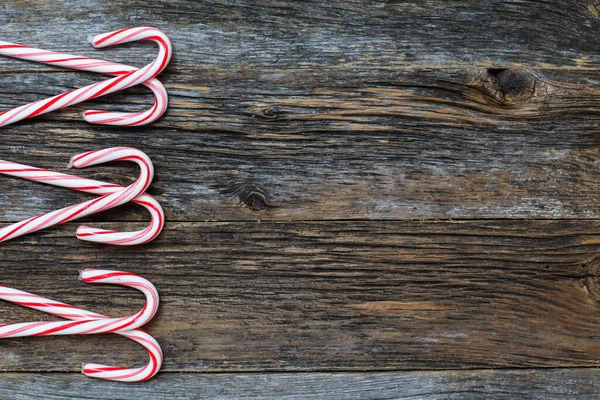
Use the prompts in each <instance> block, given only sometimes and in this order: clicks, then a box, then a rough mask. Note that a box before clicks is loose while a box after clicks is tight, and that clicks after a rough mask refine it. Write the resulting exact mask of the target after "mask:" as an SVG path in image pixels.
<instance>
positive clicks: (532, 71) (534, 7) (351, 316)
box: [0, 0, 600, 399]
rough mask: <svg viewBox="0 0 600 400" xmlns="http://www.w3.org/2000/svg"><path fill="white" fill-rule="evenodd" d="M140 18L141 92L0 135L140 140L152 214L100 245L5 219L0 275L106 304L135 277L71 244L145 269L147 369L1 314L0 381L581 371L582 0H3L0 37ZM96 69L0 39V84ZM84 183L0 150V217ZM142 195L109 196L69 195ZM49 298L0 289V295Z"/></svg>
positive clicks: (593, 104) (537, 384) (592, 121)
mask: <svg viewBox="0 0 600 400" xmlns="http://www.w3.org/2000/svg"><path fill="white" fill-rule="evenodd" d="M139 25H149V26H155V27H158V28H161V29H163V30H165V31H166V32H167V33H168V34H169V35H170V36H171V38H172V39H173V41H174V44H175V54H174V58H173V60H172V63H171V64H170V66H169V68H168V69H167V71H166V72H165V73H164V74H162V75H161V79H162V80H163V81H164V83H165V84H166V85H167V87H168V90H169V93H170V96H171V107H170V109H169V111H168V113H167V115H166V116H165V117H164V118H163V119H161V120H160V121H159V122H158V123H156V124H153V125H151V126H148V127H145V128H142V129H121V128H107V127H94V126H89V125H86V124H85V123H84V122H82V121H81V120H80V117H79V114H80V112H81V111H82V110H85V109H87V108H107V109H117V110H141V109H143V108H144V107H147V106H148V105H149V104H150V103H151V99H150V95H149V94H148V93H147V91H146V90H144V89H141V88H134V89H131V90H128V91H126V92H124V93H119V94H115V95H112V96H109V97H107V98H105V99H101V100H98V101H95V102H92V103H91V104H86V105H81V106H77V107H73V108H71V109H68V110H64V111H61V112H56V113H52V114H49V115H46V116H42V117H40V118H36V119H33V120H30V121H25V122H22V123H19V124H16V125H14V126H9V127H5V128H3V129H2V135H3V136H2V137H3V140H2V145H0V159H9V160H13V161H19V162H25V163H28V164H32V165H36V166H40V167H47V168H51V169H56V170H61V171H64V168H65V166H66V163H67V161H68V160H69V158H70V157H71V156H72V155H73V154H75V153H78V152H83V151H88V150H91V149H94V148H99V147H109V146H133V147H137V148H140V149H142V150H144V151H146V152H147V153H148V154H149V155H150V156H151V157H152V159H153V160H154V161H155V164H156V169H157V176H156V180H155V183H154V184H153V186H152V188H151V193H153V194H155V195H156V196H157V197H158V198H159V200H160V201H161V203H162V204H163V206H164V207H165V209H166V212H167V219H168V221H169V224H168V225H167V229H166V231H165V233H164V234H163V235H162V236H161V237H160V238H159V239H158V240H157V241H156V242H153V243H152V244H150V245H147V246H142V247H137V248H118V249H114V248H110V249H108V248H107V247H102V246H95V245H91V244H84V243H81V242H78V241H77V240H76V239H75V238H74V237H73V232H74V230H75V225H74V224H69V225H67V226H63V227H60V228H57V229H52V230H48V231H46V232H41V233H36V234H34V235H30V236H28V237H25V238H20V239H18V240H15V241H13V242H9V243H3V244H2V246H1V247H0V261H2V263H3V264H2V268H0V282H2V284H5V285H7V286H13V287H18V288H21V289H24V290H29V291H32V292H35V293H38V294H41V295H46V296H49V297H51V298H56V299H57V300H62V301H66V302H70V303H74V304H77V305H80V306H83V307H86V308H90V309H92V310H94V311H98V312H103V313H106V314H108V315H115V314H117V315H126V314H127V313H128V312H131V311H133V310H135V309H136V307H139V306H140V305H141V302H142V299H141V296H140V295H138V294H137V293H134V292H131V291H128V290H124V289H121V288H115V287H98V286H88V287H86V286H84V285H82V284H81V283H78V282H77V280H76V278H77V270H78V269H81V268H84V267H90V266H91V267H101V268H113V269H121V270H122V269H127V270H130V271H133V272H136V273H139V274H142V275H144V276H145V277H147V278H149V279H151V280H152V281H153V282H154V283H155V284H156V285H157V286H158V288H159V290H160V292H161V295H162V300H163V301H162V306H161V310H160V311H159V315H158V316H157V318H156V319H155V320H154V321H153V322H152V323H151V324H150V325H149V326H148V329H149V330H150V331H151V332H152V333H153V334H155V335H156V337H157V338H158V339H159V341H160V342H161V343H162V345H163V347H164V350H165V355H166V363H165V369H164V370H165V371H167V373H164V374H162V375H160V376H159V377H158V378H157V379H156V380H153V381H151V382H149V383H147V384H144V385H136V386H123V385H118V384H107V383H104V382H93V381H92V382H90V381H89V380H87V379H84V378H83V377H81V376H79V375H78V366H79V365H80V364H81V362H83V361H90V362H102V363H113V364H118V365H141V363H143V361H144V360H145V355H144V352H143V351H142V350H141V349H140V348H138V347H136V345H134V344H132V343H129V342H127V341H126V340H125V339H122V338H118V337H112V336H103V337H85V338H82V337H76V338H71V337H62V338H35V339H18V340H6V341H0V371H2V373H0V397H2V398H4V397H7V398H17V399H21V398H31V397H34V396H38V397H42V398H53V397H54V398H56V397H57V396H59V397H61V398H62V397H63V396H67V395H68V396H71V397H74V398H77V397H79V398H83V397H88V398H89V397H95V398H115V397H120V398H133V397H135V398H136V399H137V398H166V399H168V398H181V397H191V396H196V397H202V398H216V399H218V398H232V397H239V394H240V393H243V394H244V395H245V396H246V397H247V398H289V399H294V398H306V397H309V398H310V397H313V398H341V397H343V398H350V399H352V398H357V399H358V398H361V399H362V398H367V399H368V398H417V399H442V398H443V399H447V398H450V399H452V398H456V399H459V398H460V399H463V398H467V399H470V398H473V399H475V398H482V397H485V398H491V399H507V398H523V399H554V398H556V399H558V398H565V397H568V398H574V399H578V398H581V399H588V398H592V397H593V396H595V395H596V393H597V392H598V390H599V388H598V379H597V378H596V376H597V373H596V370H595V368H596V367H597V366H598V360H599V359H600V335H598V333H597V331H598V324H599V323H600V313H599V311H600V287H599V286H598V282H599V280H598V268H599V265H600V261H599V260H600V257H599V256H598V254H599V251H600V240H599V239H598V238H599V237H600V226H599V225H598V219H599V218H600V211H599V210H600V200H599V199H598V196H597V193H598V190H599V189H600V188H599V187H598V176H599V170H598V168H599V167H598V165H599V159H600V154H599V149H600V136H599V135H598V133H600V132H599V129H598V126H599V123H600V119H599V117H598V115H600V114H599V111H600V108H599V106H598V104H600V80H599V78H598V77H599V76H600V75H599V73H600V69H599V68H598V64H599V62H600V43H599V42H598V40H597V35H598V31H599V30H600V10H599V8H598V6H597V5H596V2H594V1H591V0H589V1H588V0H585V1H584V0H564V1H556V0H552V1H545V2H540V1H533V0H525V1H519V2H505V1H493V0H483V1H478V2H472V1H465V0H460V1H452V2H438V1H432V0H425V1H394V0H377V1H366V0H341V1H335V2H334V1H313V0H308V1H303V2H297V1H292V0H289V1H277V2H275V1H263V2H260V4H257V2H254V1H251V0H240V1H230V0H214V1H186V0H173V1H165V0H159V1H153V2H145V3H142V2H139V1H111V2H96V1H91V0H78V1H75V0H61V1H53V2H48V1H37V0H36V1H23V0H9V1H3V2H2V3H1V4H0V38H1V39H2V40H6V41H12V42H18V43H23V44H28V45H33V46H37V47H42V48H47V49H54V50H58V51H63V52H69V53H74V54H80V55H85V56H91V57H99V58H106V59H110V60H115V61H120V62H124V63H128V64H132V65H139V66H142V65H144V63H146V62H148V61H149V60H151V59H152V57H153V54H154V53H155V50H154V48H153V47H152V45H151V44H131V45H126V46H118V47H115V48H111V49H104V50H95V49H92V48H91V47H90V46H89V45H88V44H87V43H86V40H85V38H86V37H87V36H88V35H90V34H95V33H101V32H105V31H110V30H113V29H119V28H123V27H127V26H139ZM98 79H99V78H98V77H97V76H94V75H91V74H81V73H77V72H69V71H65V70H60V69H55V68H52V67H48V66H42V65H37V64H32V63H27V62H20V61H16V60H12V59H7V58H0V109H7V108H10V107H15V106H18V105H21V104H23V103H26V102H29V101H34V100H36V99H39V98H42V97H47V96H51V95H54V94H58V93H60V92H64V91H67V90H70V89H71V88H74V87H80V86H83V85H86V84H89V83H92V82H95V81H97V80H98ZM76 173H77V174H82V175H85V176H89V177H92V178H96V179H102V180H107V181H111V182H119V183H126V182H129V181H131V180H132V179H133V178H134V176H135V174H136V173H135V171H134V170H133V169H132V168H131V167H130V166H125V165H116V166H111V167H98V168H91V169H89V170H86V171H77V172H76ZM83 198H87V197H85V196H81V195H77V194H73V193H69V192H68V191H65V190H62V189H55V190H46V188H43V190H42V188H41V187H40V186H38V185H36V184H33V183H27V182H23V181H19V180H16V179H13V178H0V222H1V223H8V222H13V221H17V220H20V219H23V218H26V217H30V216H31V215H32V214H36V213H42V212H46V211H49V210H53V209H56V208H58V207H61V206H65V205H68V204H71V203H73V202H75V201H79V200H81V199H83ZM146 218H147V217H146V216H145V215H144V214H143V212H142V211H141V210H139V209H136V208H133V207H125V208H123V209H121V210H120V211H117V210H114V212H111V213H108V214H102V215H98V216H95V217H94V218H92V219H91V220H92V221H100V224H101V225H103V226H109V227H123V226H126V227H127V228H131V227H133V226H138V225H140V224H139V222H140V221H143V220H145V219H146ZM47 318H49V317H47V316H44V315H40V314H39V313H36V312H33V311H28V310H22V309H19V308H16V307H13V306H10V305H7V304H0V323H3V322H13V321H22V320H23V319H32V320H34V319H47ZM481 368H493V370H492V369H481ZM531 368H534V369H531ZM536 368H537V369H536ZM541 368H543V369H541ZM555 368H558V369H555ZM434 369H435V370H439V369H456V370H447V371H432V370H434ZM383 370H386V371H387V372H383ZM399 370H412V371H399ZM169 372H171V373H169ZM175 372H176V373H175ZM199 372H202V374H200V373H199ZM267 372H270V373H267ZM125 388H127V390H125ZM327 396H328V397H327Z"/></svg>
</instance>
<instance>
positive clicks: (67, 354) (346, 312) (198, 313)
mask: <svg viewBox="0 0 600 400" xmlns="http://www.w3.org/2000/svg"><path fill="white" fill-rule="evenodd" d="M115 225H116V224H114V225H112V226H115ZM109 226H110V225H109ZM74 229H75V226H74V225H73V224H70V225H69V226H64V227H62V228H59V229H53V230H47V231H45V232H43V233H40V234H36V235H30V236H27V237H24V238H23V239H21V240H15V241H11V242H7V243H5V244H3V246H2V255H3V257H4V261H3V262H4V268H3V269H2V270H0V281H2V282H3V284H5V285H6V286H9V287H19V288H21V289H23V290H27V291H35V292H36V293H40V294H42V295H48V296H51V297H55V298H56V300H67V301H69V302H73V303H75V304H77V305H82V306H84V308H89V309H91V310H95V311H98V312H101V313H103V314H105V315H114V314H115V313H118V315H129V314H128V313H131V312H134V311H135V310H136V309H139V308H140V307H141V301H142V300H141V299H142V296H141V295H140V294H138V293H136V292H135V291H133V290H126V289H122V288H118V287H111V286H108V285H106V286H100V285H83V284H81V282H78V281H77V279H76V278H77V275H78V270H79V269H82V268H84V267H96V268H99V267H105V268H111V269H114V268H121V269H123V268H126V269H128V270H132V271H136V272H137V273H139V274H141V275H142V276H145V277H147V278H148V279H150V280H151V281H152V282H155V283H156V284H157V285H158V287H159V290H160V292H161V296H162V297H161V308H160V310H159V313H158V315H157V317H156V318H155V319H154V320H153V321H152V322H151V323H150V324H149V325H148V329H149V330H150V331H151V332H152V333H153V334H155V335H156V337H157V339H158V340H159V341H160V342H161V343H162V345H163V347H164V351H165V365H164V369H165V371H181V372H185V371H188V372H189V371H206V372H210V371H267V370H268V371H298V370H304V371H314V370H323V369H325V370H342V371H343V370H381V369H386V370H390V369H438V368H481V367H488V368H493V367H520V368H523V367H578V366H587V367H594V366H597V364H598V359H600V335H598V324H600V301H599V299H600V297H599V289H598V280H597V273H598V260H599V258H598V251H599V250H600V240H599V239H598V234H599V232H600V227H599V226H598V223H597V222H596V221H566V220H562V221H550V220H548V221H510V220H507V221H461V222H441V221H440V222H424V221H414V222H398V221H391V222H386V221H362V222H358V221H353V222H352V221H350V222H341V221H338V222H304V223H266V222H262V223H257V222H247V223H241V222H231V223H223V222H220V223H216V222H215V223H174V222H172V223H170V224H169V226H168V228H167V229H166V231H165V232H164V233H163V234H162V236H161V237H160V238H159V239H158V240H156V241H155V242H153V243H152V244H150V245H147V246H137V247H132V248H118V249H110V251H107V249H106V247H104V246H97V245H86V244H82V243H78V242H77V239H75V238H74V237H73V231H74ZM123 266H125V267H123ZM31 277H35V279H34V280H32V279H31ZM2 310H3V319H5V320H7V321H18V320H23V319H25V320H32V319H33V320H35V319H37V318H38V317H39V316H40V313H39V312H36V311H27V312H26V311H24V310H22V309H21V308H19V307H15V306H10V305H4V304H3V305H2ZM0 346H2V352H0V371H15V370H24V371H27V370H34V371H40V370H42V371H77V370H78V369H79V366H80V364H81V362H100V361H102V362H103V363H116V364H118V365H131V364H135V363H136V362H137V363H138V364H140V363H141V362H143V361H144V360H145V356H144V353H143V351H142V349H141V348H139V346H137V345H135V344H134V343H130V342H129V341H128V340H126V339H122V338H117V337H113V336H103V337H97V336H95V337H94V336H93V337H77V338H72V337H61V338H26V339H11V340H4V341H0Z"/></svg>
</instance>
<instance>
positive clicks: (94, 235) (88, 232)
mask: <svg viewBox="0 0 600 400" xmlns="http://www.w3.org/2000/svg"><path fill="white" fill-rule="evenodd" d="M0 174H4V175H9V176H14V177H17V178H22V179H27V180H30V181H34V182H40V183H44V184H47V185H53V186H59V187H64V188H69V189H72V190H77V191H81V192H85V193H91V194H97V195H106V194H113V193H115V192H117V191H119V190H122V189H124V187H123V186H119V185H115V184H111V183H106V182H101V181H96V180H92V179H86V178H82V177H79V176H73V175H67V174H62V173H59V172H54V171H48V170H45V169H41V168H35V167H30V166H28V165H23V164H17V163H13V162H9V161H2V160H0ZM131 202H132V203H135V204H139V205H141V206H143V207H144V208H146V209H147V210H148V211H149V212H150V225H149V226H148V227H147V228H146V229H143V230H141V231H136V232H117V231H109V230H104V229H97V228H91V227H87V226H80V227H79V228H78V229H77V233H76V234H77V237H78V238H79V239H81V240H85V241H88V242H96V243H104V244H112V245H120V246H133V245H138V244H144V243H148V242H150V241H152V240H154V239H155V238H156V237H157V236H158V235H159V234H160V232H161V231H162V229H163V227H164V225H165V213H164V211H163V209H162V207H161V205H160V204H159V203H158V201H156V199H155V198H154V197H152V196H150V195H148V194H146V193H144V194H142V195H141V196H139V197H137V198H135V199H134V200H132V201H131Z"/></svg>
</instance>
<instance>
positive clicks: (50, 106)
mask: <svg viewBox="0 0 600 400" xmlns="http://www.w3.org/2000/svg"><path fill="white" fill-rule="evenodd" d="M142 40H150V41H153V42H155V43H157V44H158V48H159V52H158V56H157V57H156V59H155V60H154V61H152V62H151V63H150V64H148V65H146V66H145V67H143V68H140V69H139V70H137V71H134V72H130V73H127V74H125V75H121V76H118V77H116V78H113V79H109V80H107V81H104V82H98V83H95V84H93V85H90V86H86V87H84V88H81V89H76V90H73V91H70V92H67V93H63V94H60V95H58V96H54V97H51V98H49V99H46V100H39V101H36V102H34V103H30V104H27V105H24V106H21V107H17V108H14V109H12V110H7V111H4V112H2V113H0V127H1V126H5V125H9V124H12V123H15V122H17V121H21V120H24V119H27V118H32V117H35V116H38V115H41V114H45V113H48V112H50V111H54V110H58V109H60V108H64V107H68V106H71V105H74V104H78V103H81V102H84V101H86V100H91V99H95V98H97V97H100V96H104V95H107V94H110V93H114V92H117V91H120V90H123V89H127V88H129V87H132V86H136V85H139V84H142V83H144V82H146V81H148V80H149V79H152V78H154V77H155V76H156V75H158V74H159V73H161V72H162V71H163V70H164V69H165V67H166V66H167V64H168V63H169V61H170V60H171V54H172V45H171V41H170V39H169V37H168V36H167V35H166V34H164V33H163V32H161V31H160V30H158V29H155V28H147V27H142V28H129V29H122V30H119V31H115V32H110V33H104V34H101V35H97V36H94V37H93V38H91V39H90V41H91V43H92V45H93V46H94V47H96V48H103V47H108V46H113V45H116V44H121V43H129V42H135V41H142ZM102 113H106V112H105V111H97V110H90V111H87V112H86V115H87V116H88V117H90V118H94V117H93V116H94V115H101V116H103V117H102V118H104V117H105V116H106V114H102ZM111 114H112V113H111ZM115 118H116V116H115Z"/></svg>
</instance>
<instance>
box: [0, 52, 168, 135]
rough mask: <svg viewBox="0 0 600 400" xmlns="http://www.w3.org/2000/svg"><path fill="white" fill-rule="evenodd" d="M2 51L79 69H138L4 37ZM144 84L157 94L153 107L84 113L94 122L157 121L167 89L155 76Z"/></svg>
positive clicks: (134, 123) (117, 72)
mask: <svg viewBox="0 0 600 400" xmlns="http://www.w3.org/2000/svg"><path fill="white" fill-rule="evenodd" d="M0 55H3V56H7V57H13V58H18V59H20V60H27V61H33V62H37V63H41V64H48V65H54V66H57V67H63V68H70V69H74V70H78V71H87V72H97V73H100V74H105V75H113V76H121V75H125V74H127V73H130V72H134V71H137V70H138V69H137V68H135V67H130V66H129V65H124V64H118V63H114V62H110V61H103V60H97V59H94V58H88V57H80V56H74V55H71V54H64V53H57V52H55V51H48V50H42V49H36V48H33V47H28V46H23V45H20V44H16V43H9V42H3V41H0ZM143 85H144V86H146V87H148V88H149V89H150V90H151V91H152V93H153V94H154V98H155V102H154V106H153V107H152V108H151V109H150V110H147V111H143V112H136V113H122V112H105V111H91V112H90V111H87V112H85V113H84V114H83V117H84V119H85V120H86V121H87V122H89V123H91V124H98V125H120V126H141V125H146V124H149V123H152V122H154V121H156V120H157V119H159V118H160V117H161V116H162V115H163V114H164V113H165V111H166V110H167V105H168V103H169V97H168V94H167V90H166V89H165V87H164V85H163V84H162V83H161V82H160V81H159V80H158V79H155V78H152V79H149V80H147V81H146V82H144V83H143Z"/></svg>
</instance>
